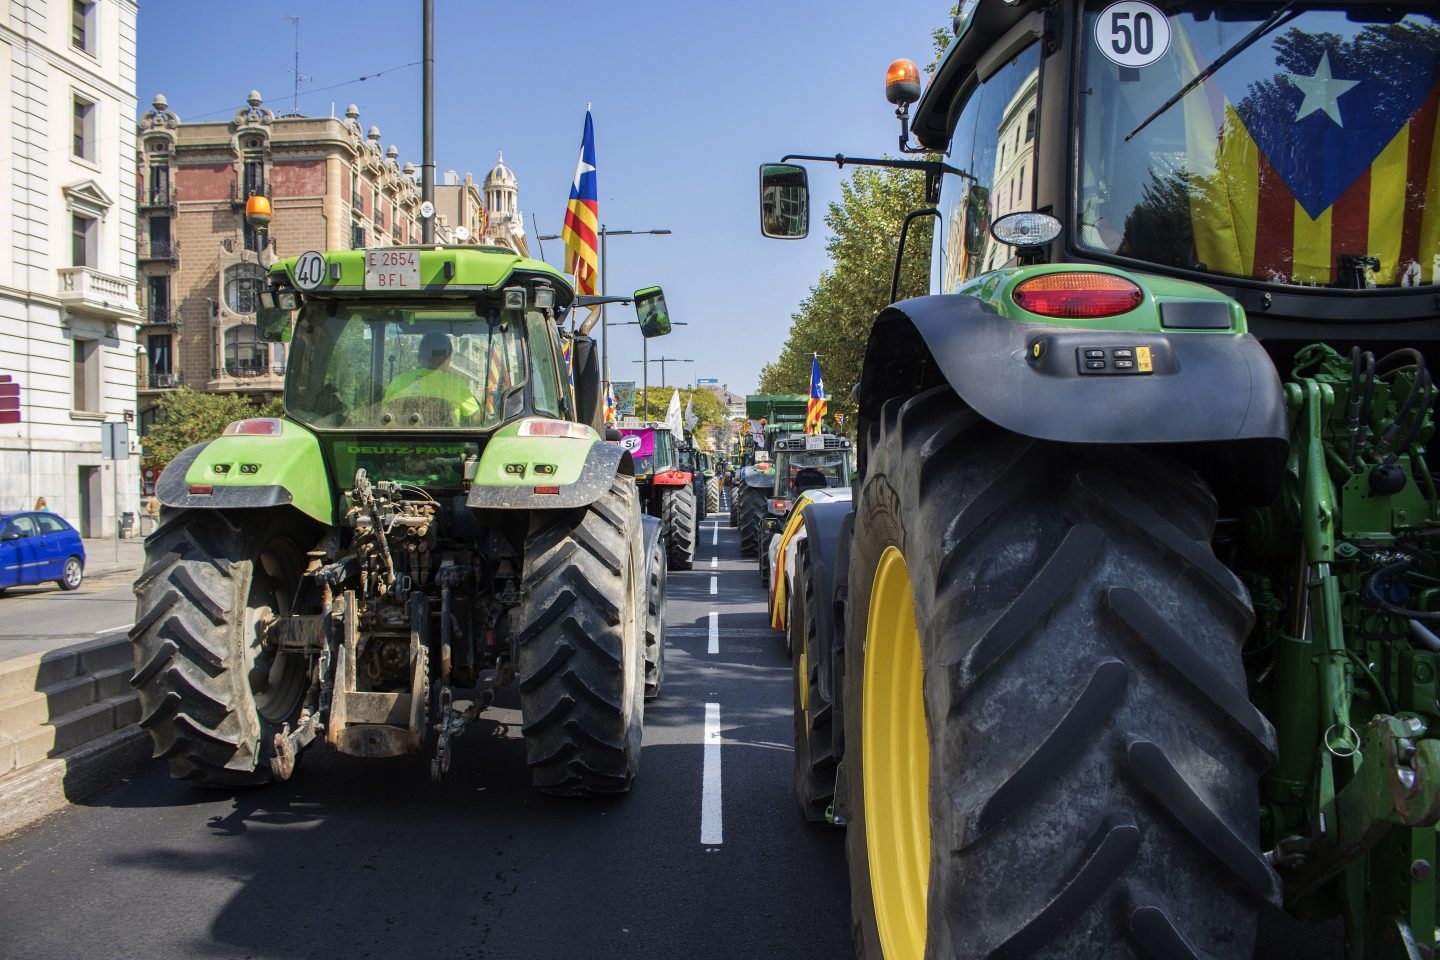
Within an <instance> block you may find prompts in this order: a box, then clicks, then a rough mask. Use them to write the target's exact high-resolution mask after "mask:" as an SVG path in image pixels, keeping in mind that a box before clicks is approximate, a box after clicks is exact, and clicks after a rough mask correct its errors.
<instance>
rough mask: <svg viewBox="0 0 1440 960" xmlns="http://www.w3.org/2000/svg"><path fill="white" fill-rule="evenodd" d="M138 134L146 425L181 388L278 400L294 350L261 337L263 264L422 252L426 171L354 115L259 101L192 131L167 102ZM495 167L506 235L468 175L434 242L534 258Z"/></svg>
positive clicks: (256, 97) (443, 213) (445, 197)
mask: <svg viewBox="0 0 1440 960" xmlns="http://www.w3.org/2000/svg"><path fill="white" fill-rule="evenodd" d="M139 136H140V147H139V156H140V169H139V180H140V197H139V204H138V206H139V211H140V228H139V233H140V238H139V256H138V263H139V274H140V276H139V284H140V300H141V304H142V310H143V313H144V326H143V327H142V339H141V344H142V346H143V347H144V362H143V365H142V366H143V369H142V371H141V373H140V388H139V394H140V401H139V402H140V419H141V424H142V427H144V426H148V424H149V423H150V422H151V421H152V420H153V417H154V410H155V405H156V401H157V400H158V398H159V396H160V395H161V394H162V393H163V392H164V391H166V390H171V389H175V388H177V387H179V386H181V385H185V386H189V387H190V388H191V389H193V390H202V391H211V392H225V393H244V394H252V395H255V396H256V397H257V398H259V399H265V398H268V397H271V396H274V395H276V394H278V393H279V391H280V390H281V388H282V385H283V383H282V381H283V377H284V372H285V345H284V344H271V343H265V342H263V341H261V340H258V339H257V338H256V336H255V306H256V301H255V295H256V292H257V291H258V289H259V286H260V284H261V283H262V282H263V277H264V269H263V267H262V265H261V264H262V263H270V262H271V261H272V260H273V259H275V258H276V257H290V256H295V255H297V254H299V253H303V252H304V251H306V250H337V249H361V248H365V247H385V246H392V245H397V244H416V243H419V242H420V238H421V228H422V223H421V220H420V184H419V176H418V170H417V168H416V167H415V165H414V164H413V163H405V164H403V165H402V164H401V163H400V152H399V150H398V149H397V148H396V147H394V146H391V147H388V148H385V147H382V146H381V140H380V128H379V127H375V126H372V127H370V128H369V129H368V130H362V128H361V126H360V110H359V108H358V107H356V106H354V105H353V104H352V105H351V106H350V107H348V108H347V109H346V111H345V117H344V119H343V120H342V119H339V118H335V117H303V116H277V115H276V114H275V113H274V112H272V111H271V110H270V109H269V108H268V107H266V106H265V105H264V101H263V100H262V99H261V96H260V94H259V92H258V91H251V93H250V96H249V97H248V98H247V99H246V101H245V104H244V105H243V106H242V107H240V108H239V109H238V110H237V111H236V112H235V114H234V116H233V117H231V118H230V119H229V120H225V121H214V122H191V123H186V122H182V121H181V120H180V118H179V117H178V116H177V115H176V114H175V113H174V112H172V111H171V110H170V106H169V104H168V102H167V101H166V99H165V97H164V96H157V97H156V98H155V101H154V103H153V104H152V108H151V109H150V110H148V111H146V113H145V114H144V115H143V116H142V117H141V118H140V123H139ZM497 170H499V171H503V172H504V174H505V177H502V178H499V179H500V180H505V178H506V177H508V180H506V182H505V183H504V189H503V191H500V192H503V194H504V196H503V207H504V209H503V213H504V216H502V217H501V218H499V222H500V223H501V225H502V232H501V233H500V234H498V235H496V236H494V237H492V236H491V234H492V233H493V232H494V231H493V230H492V229H490V228H489V227H488V226H487V206H486V205H487V203H489V202H490V197H489V196H488V194H487V195H486V196H481V194H480V192H479V191H477V190H476V188H475V185H474V183H473V180H472V178H471V176H470V175H469V174H466V175H465V179H464V181H463V183H462V182H461V181H460V180H459V178H458V177H453V176H450V177H447V179H450V180H453V181H454V182H453V183H450V184H449V185H447V186H443V187H442V186H438V185H437V188H436V208H437V211H439V212H438V214H437V217H436V228H437V231H436V233H437V240H439V241H440V242H450V243H453V242H456V240H455V238H454V228H455V227H456V226H460V225H466V226H467V230H466V231H465V236H466V238H467V239H466V240H465V241H463V242H468V243H495V242H504V243H506V245H508V246H511V247H512V248H513V249H516V250H519V251H520V252H524V250H525V249H526V247H525V237H524V232H523V230H522V229H521V228H520V222H519V213H518V210H517V209H516V206H515V180H514V176H513V174H510V173H509V171H508V170H505V168H504V167H503V165H502V166H500V167H497ZM493 173H494V172H493V171H492V174H493ZM490 179H491V178H487V181H486V182H487V190H488V188H489V183H490ZM497 183H498V181H497ZM498 189H499V188H498V187H497V190H498ZM257 193H258V194H263V195H265V196H267V197H269V198H270V201H271V205H272V207H273V209H274V220H273V221H272V222H271V224H270V230H269V234H268V236H266V237H264V238H263V242H264V247H263V248H262V246H261V244H262V237H261V236H260V235H258V234H257V233H256V232H255V231H254V230H253V229H252V228H251V227H250V226H249V225H248V224H247V223H246V222H245V201H246V199H247V198H249V197H250V196H251V195H253V194H257ZM496 203H501V201H496Z"/></svg>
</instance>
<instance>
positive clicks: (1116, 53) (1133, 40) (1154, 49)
mask: <svg viewBox="0 0 1440 960" xmlns="http://www.w3.org/2000/svg"><path fill="white" fill-rule="evenodd" d="M1095 45H1096V46H1098V47H1099V48H1100V52H1101V53H1102V54H1104V56H1105V59H1107V60H1109V61H1111V62H1112V63H1117V64H1119V65H1120V66H1122V67H1148V66H1150V64H1152V63H1154V62H1156V61H1157V60H1159V59H1160V58H1161V57H1163V56H1165V52H1166V51H1167V50H1169V49H1170V21H1169V20H1166V19H1165V14H1164V13H1163V12H1162V11H1161V10H1160V9H1159V8H1158V7H1156V6H1155V5H1154V4H1150V3H1145V2H1144V0H1120V2H1119V3H1112V4H1110V6H1108V7H1106V8H1105V9H1104V10H1101V11H1100V16H1099V18H1098V19H1096V21H1095Z"/></svg>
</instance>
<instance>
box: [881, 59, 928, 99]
mask: <svg viewBox="0 0 1440 960" xmlns="http://www.w3.org/2000/svg"><path fill="white" fill-rule="evenodd" d="M885 99H886V100H889V101H890V102H891V103H893V104H896V105H897V106H902V107H903V106H907V105H909V104H912V103H914V102H915V101H916V100H919V99H920V70H919V68H918V67H916V66H915V61H914V60H905V59H903V58H902V59H900V60H896V61H895V62H894V63H892V64H890V69H888V70H886V71H885Z"/></svg>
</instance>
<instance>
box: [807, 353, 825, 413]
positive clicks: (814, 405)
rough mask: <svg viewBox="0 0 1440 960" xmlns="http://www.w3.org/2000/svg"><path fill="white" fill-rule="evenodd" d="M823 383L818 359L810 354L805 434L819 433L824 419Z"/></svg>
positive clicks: (817, 356) (815, 355)
mask: <svg viewBox="0 0 1440 960" xmlns="http://www.w3.org/2000/svg"><path fill="white" fill-rule="evenodd" d="M827 406H829V404H828V403H827V402H826V400H825V381H824V380H822V379H820V357H819V355H818V354H814V353H812V354H810V405H809V406H807V407H806V408H805V432H806V433H819V432H820V421H821V420H824V419H825V408H826V407H827Z"/></svg>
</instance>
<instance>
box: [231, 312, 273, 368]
mask: <svg viewBox="0 0 1440 960" xmlns="http://www.w3.org/2000/svg"><path fill="white" fill-rule="evenodd" d="M266 346H267V344H265V343H264V342H263V341H261V340H258V339H257V338H256V337H255V327H254V325H252V324H248V323H247V324H242V325H241V326H238V327H231V328H230V329H229V330H226V331H225V372H226V373H228V374H229V375H230V376H232V377H260V376H264V375H265V373H266V369H265V367H266V365H267V364H268V363H269V359H270V358H269V351H268V350H267V349H266Z"/></svg>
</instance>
